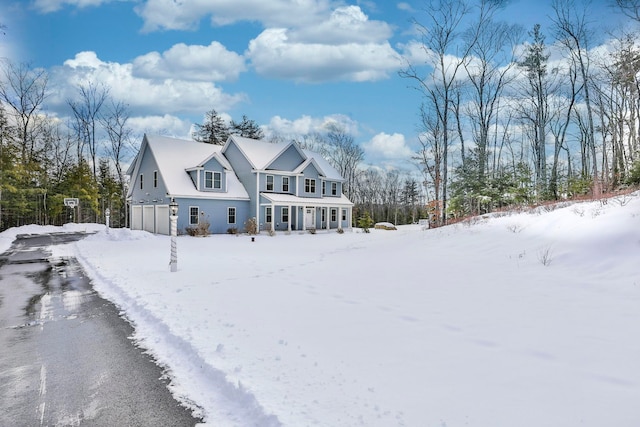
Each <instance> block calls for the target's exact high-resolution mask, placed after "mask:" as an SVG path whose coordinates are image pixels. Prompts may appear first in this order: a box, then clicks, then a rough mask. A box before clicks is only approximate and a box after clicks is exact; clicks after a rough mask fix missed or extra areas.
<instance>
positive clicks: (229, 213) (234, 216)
mask: <svg viewBox="0 0 640 427" xmlns="http://www.w3.org/2000/svg"><path fill="white" fill-rule="evenodd" d="M231 209H233V222H229V217H230V216H231ZM237 221H238V210H237V209H236V207H235V206H229V207H228V208H227V224H236V223H237Z"/></svg>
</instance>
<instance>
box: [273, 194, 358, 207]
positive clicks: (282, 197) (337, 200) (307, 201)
mask: <svg viewBox="0 0 640 427" xmlns="http://www.w3.org/2000/svg"><path fill="white" fill-rule="evenodd" d="M260 195H261V196H263V197H264V198H265V199H267V200H268V201H270V202H272V203H277V204H279V205H280V204H281V205H287V204H289V205H291V206H330V207H331V206H333V207H343V206H353V203H352V202H351V201H350V200H349V199H348V198H347V196H345V195H344V194H343V195H341V196H340V197H322V198H313V197H298V196H294V195H292V194H279V193H260Z"/></svg>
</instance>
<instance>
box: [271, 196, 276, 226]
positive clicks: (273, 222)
mask: <svg viewBox="0 0 640 427" xmlns="http://www.w3.org/2000/svg"><path fill="white" fill-rule="evenodd" d="M275 231H276V205H275V204H274V203H271V232H272V233H274V232H275Z"/></svg>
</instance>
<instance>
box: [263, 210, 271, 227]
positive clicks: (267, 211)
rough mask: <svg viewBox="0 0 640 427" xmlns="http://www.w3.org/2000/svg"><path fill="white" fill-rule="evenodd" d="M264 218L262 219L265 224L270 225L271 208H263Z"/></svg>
mask: <svg viewBox="0 0 640 427" xmlns="http://www.w3.org/2000/svg"><path fill="white" fill-rule="evenodd" d="M264 216H265V218H264V219H265V222H266V223H271V221H272V218H271V217H272V215H271V206H267V207H266V208H265V215H264Z"/></svg>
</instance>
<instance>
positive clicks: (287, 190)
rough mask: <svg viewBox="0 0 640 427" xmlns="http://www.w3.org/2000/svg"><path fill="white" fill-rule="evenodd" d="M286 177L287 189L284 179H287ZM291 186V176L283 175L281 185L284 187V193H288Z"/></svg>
mask: <svg viewBox="0 0 640 427" xmlns="http://www.w3.org/2000/svg"><path fill="white" fill-rule="evenodd" d="M285 179H286V180H287V189H286V190H285V189H284V180H285ZM289 186H290V182H289V177H288V176H283V177H282V185H281V187H282V192H283V193H288V192H289Z"/></svg>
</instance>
